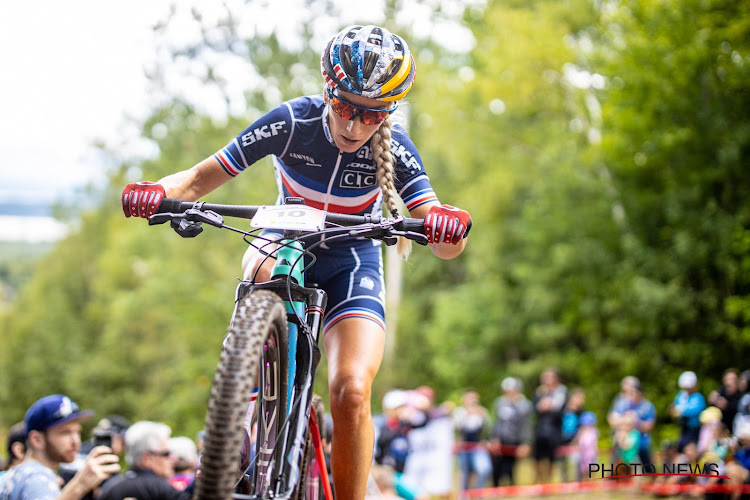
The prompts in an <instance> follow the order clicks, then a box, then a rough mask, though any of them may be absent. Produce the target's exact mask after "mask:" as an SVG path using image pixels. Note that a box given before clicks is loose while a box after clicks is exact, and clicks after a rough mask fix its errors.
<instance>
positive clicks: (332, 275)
mask: <svg viewBox="0 0 750 500" xmlns="http://www.w3.org/2000/svg"><path fill="white" fill-rule="evenodd" d="M391 152H392V153H393V156H394V158H395V160H396V163H395V165H394V186H395V188H396V190H397V192H398V194H399V196H400V197H401V199H402V200H403V201H404V204H405V205H406V208H407V209H408V210H412V209H414V208H415V207H418V206H420V205H423V204H424V203H428V202H430V201H437V197H436V196H435V192H434V191H433V189H432V187H431V185H430V181H429V179H428V178H427V175H426V174H425V171H424V167H423V165H422V160H421V158H420V157H419V153H418V152H417V150H416V148H415V146H414V144H413V143H412V141H411V139H410V138H409V136H408V135H407V134H406V131H405V130H404V129H403V127H401V125H399V124H394V125H393V127H392V128H391ZM267 155H273V165H274V170H275V176H276V183H277V185H278V189H279V198H278V200H277V203H281V202H282V201H283V199H284V198H286V197H288V196H295V197H300V198H303V199H304V200H305V203H306V204H307V205H309V206H311V207H315V208H318V209H321V210H326V211H330V212H338V213H344V214H358V215H363V214H380V211H381V203H382V192H381V189H380V186H378V183H377V180H376V168H377V167H376V165H375V162H374V160H373V154H372V149H371V147H370V143H369V141H368V143H366V144H365V145H363V146H362V147H361V148H359V149H358V150H357V151H355V152H353V153H346V152H343V151H341V150H340V149H339V148H338V147H337V146H336V145H335V143H334V141H333V138H332V136H331V132H330V129H329V127H328V106H327V105H326V103H325V101H324V100H323V96H322V95H316V96H307V97H299V98H296V99H293V100H291V101H287V102H285V103H283V104H281V105H280V106H278V107H277V108H275V109H273V110H271V111H270V112H268V113H266V114H265V115H264V116H262V117H261V118H259V119H258V120H256V121H255V122H254V123H253V124H251V125H250V126H249V127H247V128H246V129H245V130H244V131H243V132H242V133H241V134H240V135H238V136H237V137H236V138H235V139H234V140H233V141H232V142H230V143H229V144H228V145H227V146H226V147H224V148H223V149H222V150H221V151H219V152H217V153H216V155H215V158H216V159H217V160H218V161H219V163H220V164H221V166H222V167H223V168H224V170H225V171H226V172H227V173H228V174H229V175H231V176H236V175H238V174H239V173H241V172H242V171H244V170H245V169H247V168H248V167H249V166H250V165H252V164H253V163H255V162H256V161H258V160H259V159H261V158H263V157H264V156H267ZM263 234H264V236H267V237H269V236H271V235H275V236H276V237H277V238H278V237H281V232H280V231H273V230H265V231H264V232H263ZM308 241H309V239H308ZM374 245H379V243H378V242H377V241H376V242H372V243H371V242H370V241H361V240H359V241H358V240H354V239H352V238H341V239H338V240H335V241H330V240H328V241H326V242H325V244H324V245H322V246H321V247H317V248H315V249H313V253H314V254H315V256H316V261H315V266H314V267H313V269H311V270H310V271H308V279H309V280H310V281H312V282H316V283H319V284H320V285H321V288H323V290H325V291H326V294H327V295H328V310H327V311H326V315H325V318H324V332H325V331H327V330H328V329H329V328H330V327H332V326H333V325H334V324H336V323H337V322H338V321H340V320H342V319H346V318H351V317H358V318H364V319H368V320H370V321H374V322H376V323H377V324H378V325H380V326H381V327H383V328H384V325H385V310H384V299H383V294H384V291H383V283H382V260H381V255H380V249H379V248H374Z"/></svg>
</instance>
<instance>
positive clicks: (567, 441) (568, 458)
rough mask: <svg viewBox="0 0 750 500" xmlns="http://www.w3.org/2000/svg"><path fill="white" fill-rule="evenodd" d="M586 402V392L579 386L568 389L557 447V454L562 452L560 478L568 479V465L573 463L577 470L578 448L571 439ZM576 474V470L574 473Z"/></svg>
mask: <svg viewBox="0 0 750 500" xmlns="http://www.w3.org/2000/svg"><path fill="white" fill-rule="evenodd" d="M585 403H586V393H585V392H584V390H583V389H582V388H580V387H576V388H574V389H572V390H571V391H570V394H569V395H568V401H567V402H566V403H565V408H564V409H563V415H562V428H561V436H562V441H561V443H560V446H564V447H565V448H560V447H558V448H557V449H558V454H559V453H560V452H562V455H561V456H559V457H558V458H559V459H560V461H561V467H560V471H561V474H562V480H563V481H568V469H569V465H570V464H573V466H574V470H576V471H577V470H578V465H577V463H578V450H577V449H576V447H574V446H571V445H572V443H573V439H575V437H576V434H577V433H578V425H579V423H578V420H579V419H580V417H581V414H582V413H583V405H584V404H585ZM575 474H576V475H577V472H576V473H575Z"/></svg>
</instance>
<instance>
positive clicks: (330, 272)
mask: <svg viewBox="0 0 750 500" xmlns="http://www.w3.org/2000/svg"><path fill="white" fill-rule="evenodd" d="M313 253H314V254H315V257H316V259H317V260H316V261H315V264H314V265H313V266H312V267H311V268H310V269H309V270H308V271H307V274H306V275H305V280H306V283H307V284H310V283H317V285H318V286H319V287H320V288H322V289H323V290H324V291H325V292H326V294H327V295H328V306H327V307H326V313H325V316H324V318H323V334H324V335H325V333H326V332H327V331H328V330H329V329H330V328H331V327H332V326H333V325H335V324H336V323H338V322H339V321H341V320H342V319H347V318H363V319H367V320H370V321H374V322H375V323H377V324H378V325H380V327H381V328H382V329H383V330H385V286H384V283H383V258H382V252H381V245H377V246H375V245H373V244H372V242H369V241H366V242H357V244H355V245H339V246H332V247H331V248H320V247H318V248H315V249H314V250H313Z"/></svg>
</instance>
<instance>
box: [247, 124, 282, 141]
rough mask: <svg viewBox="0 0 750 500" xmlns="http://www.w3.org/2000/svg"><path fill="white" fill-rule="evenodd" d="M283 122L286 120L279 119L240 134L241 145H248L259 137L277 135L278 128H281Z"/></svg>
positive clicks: (265, 137)
mask: <svg viewBox="0 0 750 500" xmlns="http://www.w3.org/2000/svg"><path fill="white" fill-rule="evenodd" d="M285 124H286V122H284V121H281V122H275V123H272V124H270V125H263V126H262V127H259V128H256V129H255V130H252V131H250V132H248V133H247V134H245V135H243V136H242V145H243V146H249V145H250V144H254V143H256V142H258V141H260V140H261V139H267V138H269V137H271V136H272V135H279V130H281V129H282V127H284V125H285Z"/></svg>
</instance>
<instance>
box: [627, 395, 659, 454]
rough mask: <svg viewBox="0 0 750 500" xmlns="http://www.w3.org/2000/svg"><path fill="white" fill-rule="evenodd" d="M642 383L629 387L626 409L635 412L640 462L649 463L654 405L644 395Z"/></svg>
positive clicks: (654, 415)
mask: <svg viewBox="0 0 750 500" xmlns="http://www.w3.org/2000/svg"><path fill="white" fill-rule="evenodd" d="M643 392H644V390H643V385H642V384H641V382H640V381H638V382H636V383H635V384H633V386H632V387H631V389H630V405H629V406H628V411H633V412H635V414H636V416H637V417H638V418H637V421H636V424H635V428H636V429H638V431H639V432H640V433H641V436H640V440H639V443H640V444H639V448H638V457H639V459H640V463H642V464H650V463H651V431H652V430H653V428H654V424H655V423H656V407H655V406H654V405H653V403H651V401H649V400H648V399H646V398H645V397H644V394H643Z"/></svg>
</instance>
